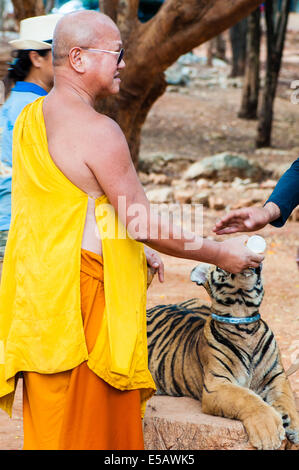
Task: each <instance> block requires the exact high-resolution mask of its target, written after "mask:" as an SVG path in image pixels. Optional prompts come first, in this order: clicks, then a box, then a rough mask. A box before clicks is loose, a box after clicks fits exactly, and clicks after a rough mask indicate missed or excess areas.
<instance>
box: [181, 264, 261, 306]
mask: <svg viewBox="0 0 299 470" xmlns="http://www.w3.org/2000/svg"><path fill="white" fill-rule="evenodd" d="M190 278H191V281H193V282H196V283H197V284H198V285H200V286H201V285H202V286H203V287H204V288H205V289H206V291H207V292H208V294H209V295H210V297H211V300H212V307H214V308H215V309H216V310H217V311H220V312H221V311H223V312H225V311H227V310H228V309H229V310H231V311H233V313H234V314H236V315H237V314H238V312H240V311H242V310H248V309H249V308H250V307H253V308H254V309H257V308H258V307H259V306H260V304H261V302H262V299H263V295H264V288H263V281H262V276H261V266H260V267H258V268H255V269H246V270H244V271H243V272H241V273H238V274H231V273H228V272H226V271H224V270H223V269H220V268H218V267H217V266H214V265H209V264H205V263H201V264H199V265H198V266H196V267H195V268H194V269H193V270H192V272H191V276H190Z"/></svg>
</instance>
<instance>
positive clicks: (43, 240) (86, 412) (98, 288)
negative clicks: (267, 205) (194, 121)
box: [0, 11, 263, 450]
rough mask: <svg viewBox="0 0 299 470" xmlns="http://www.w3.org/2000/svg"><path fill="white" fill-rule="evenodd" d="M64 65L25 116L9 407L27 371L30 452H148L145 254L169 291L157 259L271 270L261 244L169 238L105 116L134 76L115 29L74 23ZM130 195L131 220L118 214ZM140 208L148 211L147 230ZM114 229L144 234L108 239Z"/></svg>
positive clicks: (14, 246) (10, 285)
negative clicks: (98, 106) (258, 250)
mask: <svg viewBox="0 0 299 470" xmlns="http://www.w3.org/2000/svg"><path fill="white" fill-rule="evenodd" d="M53 64H54V77H55V78H54V88H53V90H52V91H51V92H50V93H49V95H48V96H47V97H46V98H41V99H38V100H37V101H35V102H34V103H33V104H31V105H28V106H27V107H26V108H25V109H24V111H23V113H22V114H21V116H20V117H19V119H18V122H17V125H16V129H15V135H14V144H15V149H14V162H15V163H14V165H15V170H14V180H13V216H12V219H13V223H12V226H11V229H10V232H9V237H8V245H7V249H6V253H5V259H4V267H3V277H2V283H1V289H0V319H1V318H2V320H1V323H0V338H1V339H2V366H1V369H0V372H1V375H0V406H2V408H4V409H6V411H8V412H9V413H10V412H11V406H12V402H13V396H14V390H15V386H16V379H17V378H18V376H19V373H20V372H22V374H23V377H24V382H23V383H24V387H23V388H24V449H85V450H88V449H105V450H108V449H110V450H121V449H123V450H128V449H135V450H136V449H143V447H144V443H143V435H142V417H143V415H144V409H145V403H146V400H148V399H149V398H150V397H151V396H152V394H153V393H154V392H155V384H154V382H153V380H152V377H151V375H150V373H149V371H148V367H147V343H146V315H145V312H146V262H145V256H144V245H143V244H145V245H146V247H147V248H146V249H147V250H150V251H149V252H148V258H150V257H154V258H155V259H154V261H153V262H152V264H154V262H155V263H157V264H158V269H159V274H160V279H161V280H163V267H162V262H161V260H160V258H159V257H158V256H157V255H156V254H155V252H154V254H153V252H152V251H151V250H152V249H154V250H158V251H160V252H162V253H166V254H169V255H172V256H176V257H181V258H186V259H194V260H196V261H204V262H209V263H213V264H216V265H218V266H220V267H221V268H223V269H225V270H227V271H230V272H240V271H242V270H243V269H245V268H247V267H248V266H252V267H257V266H258V265H259V264H260V262H261V261H262V260H263V256H261V255H256V254H254V253H252V252H250V251H249V250H248V249H247V248H246V246H245V243H244V242H245V241H246V239H247V236H241V237H237V238H233V239H230V240H229V241H223V242H215V241H213V240H207V239H202V238H201V237H200V236H199V235H198V234H188V233H185V232H184V233H183V234H182V235H181V237H180V238H177V236H174V228H173V227H170V230H169V237H168V238H167V239H165V238H163V237H162V236H161V234H162V233H165V231H163V230H164V229H165V228H169V227H165V222H164V221H163V219H161V218H158V219H156V218H153V217H152V215H151V213H150V205H149V202H148V200H147V198H146V195H145V193H144V190H143V188H142V185H141V184H140V181H139V179H138V177H137V174H136V171H135V168H134V165H133V164H132V161H131V158H130V153H129V149H128V145H127V142H126V139H125V137H124V135H123V133H122V131H121V129H120V127H119V126H118V125H117V124H116V122H114V121H113V120H112V119H110V118H109V117H107V116H105V115H102V114H99V113H98V112H96V111H95V109H94V106H95V102H96V99H100V98H104V97H106V96H110V95H115V94H117V93H118V92H119V88H120V82H121V73H122V71H123V69H124V67H125V62H124V60H123V50H122V41H121V37H120V33H119V30H118V28H117V26H116V25H115V23H114V22H113V21H112V20H111V19H110V18H108V17H107V16H105V15H103V14H101V13H97V12H91V11H80V12H76V13H72V14H69V15H66V16H64V17H63V18H62V19H61V20H60V21H59V23H58V25H57V27H56V30H55V33H54V40H53ZM120 196H121V197H122V198H123V199H122V200H125V202H126V210H124V211H119V213H118V214H117V211H118V208H119V200H120V199H119V198H120ZM133 204H134V205H135V206H132V205H133ZM136 204H138V206H136ZM132 207H133V208H136V207H139V208H142V209H143V210H141V211H140V216H139V219H138V222H139V224H138V225H139V231H138V232H137V231H134V230H133V229H132V226H133V224H132V222H134V217H136V214H135V212H136V211H132V210H131V211H130V208H131V209H132ZM133 212H134V215H132V213H133ZM112 226H113V227H116V228H117V230H118V229H120V230H122V228H124V229H125V231H126V230H127V234H128V235H131V236H126V237H124V238H121V237H118V236H116V235H115V236H108V235H107V230H108V232H109V230H110V228H111V227H112ZM130 230H131V232H130ZM112 232H113V231H112ZM113 233H114V232H113ZM117 233H119V232H117ZM187 243H189V244H190V243H193V245H192V248H190V245H187ZM194 246H197V249H194ZM20 247H22V250H21V249H19V248H20ZM4 305H5V308H4V307H3V306H4ZM0 346H1V344H0ZM0 352H1V351H0ZM0 362H1V361H0Z"/></svg>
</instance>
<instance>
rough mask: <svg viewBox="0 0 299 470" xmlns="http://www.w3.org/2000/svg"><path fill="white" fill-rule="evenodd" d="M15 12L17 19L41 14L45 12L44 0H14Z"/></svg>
mask: <svg viewBox="0 0 299 470" xmlns="http://www.w3.org/2000/svg"><path fill="white" fill-rule="evenodd" d="M12 4H13V7H14V14H15V18H16V20H17V21H21V20H24V19H25V18H29V17H31V16H40V15H44V14H45V8H44V4H43V0H27V1H26V2H24V1H23V0H12Z"/></svg>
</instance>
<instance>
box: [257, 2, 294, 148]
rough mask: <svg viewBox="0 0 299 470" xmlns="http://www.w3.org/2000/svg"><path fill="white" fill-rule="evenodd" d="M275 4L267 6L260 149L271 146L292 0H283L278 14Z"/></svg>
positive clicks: (259, 135) (258, 144) (259, 131)
mask: <svg viewBox="0 0 299 470" xmlns="http://www.w3.org/2000/svg"><path fill="white" fill-rule="evenodd" d="M275 3H276V5H273V0H267V2H266V4H265V15H266V25H267V65H266V79H265V87H264V91H263V96H262V104H261V109H260V113H259V123H258V132H257V139H256V146H257V147H258V148H259V147H269V146H270V145H271V133H272V122H273V103H274V99H275V93H276V88H277V82H278V76H279V71H280V66H281V59H282V54H283V47H284V41H285V35H286V30H287V22H288V16H289V12H290V4H291V0H283V2H282V5H281V10H280V11H278V10H277V12H275V7H277V0H276V1H275Z"/></svg>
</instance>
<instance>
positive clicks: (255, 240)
mask: <svg viewBox="0 0 299 470" xmlns="http://www.w3.org/2000/svg"><path fill="white" fill-rule="evenodd" d="M246 246H247V248H249V250H251V251H253V252H254V253H264V251H265V249H266V246H267V245H266V241H265V239H264V238H263V237H261V236H260V235H253V236H252V237H250V238H249V239H248V240H247V242H246Z"/></svg>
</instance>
